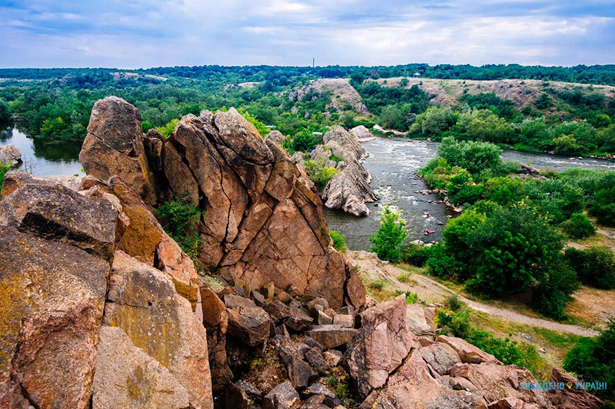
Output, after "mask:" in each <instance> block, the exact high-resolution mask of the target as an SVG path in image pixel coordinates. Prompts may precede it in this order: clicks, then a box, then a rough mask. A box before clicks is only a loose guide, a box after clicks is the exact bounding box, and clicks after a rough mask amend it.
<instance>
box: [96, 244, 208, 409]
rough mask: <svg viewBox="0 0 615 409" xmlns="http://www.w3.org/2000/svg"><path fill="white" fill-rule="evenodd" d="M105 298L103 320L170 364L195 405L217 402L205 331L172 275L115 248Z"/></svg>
mask: <svg viewBox="0 0 615 409" xmlns="http://www.w3.org/2000/svg"><path fill="white" fill-rule="evenodd" d="M107 298H108V302H107V305H106V307H105V315H104V320H103V322H104V323H105V324H106V325H109V326H114V327H119V328H121V329H122V330H123V331H124V332H125V333H126V334H127V335H128V338H129V339H130V340H131V342H132V343H133V344H134V345H135V346H136V347H138V348H141V349H142V350H143V351H144V352H145V353H146V354H147V355H149V356H150V357H152V358H153V359H155V360H156V361H158V362H159V363H160V364H161V365H163V366H164V367H166V368H167V369H168V370H169V371H170V373H171V374H172V375H173V376H174V377H175V378H176V379H177V380H178V381H179V383H181V384H182V385H183V386H184V388H186V390H187V391H188V395H189V400H190V405H191V406H194V407H200V408H211V407H213V401H212V392H211V375H210V370H209V362H208V349H207V334H206V331H205V328H204V327H203V324H202V323H200V322H198V320H197V319H196V316H195V315H194V313H193V312H192V308H191V305H190V303H189V302H188V300H186V299H185V298H183V297H181V296H180V295H179V294H178V293H177V292H176V290H175V286H174V284H173V281H172V279H171V277H169V276H168V275H167V274H165V273H163V272H161V271H159V270H157V269H155V268H152V267H150V266H148V265H147V264H144V263H141V262H139V261H138V260H136V259H135V258H132V257H130V256H128V255H127V254H125V253H123V252H121V251H117V252H116V253H115V256H114V260H113V272H112V274H111V279H110V284H109V291H108V293H107Z"/></svg>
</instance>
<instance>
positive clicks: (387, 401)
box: [361, 350, 486, 409]
mask: <svg viewBox="0 0 615 409" xmlns="http://www.w3.org/2000/svg"><path fill="white" fill-rule="evenodd" d="M369 408H383V409H415V408H433V409H436V408H438V409H479V408H480V409H485V408H486V405H485V402H484V400H483V399H482V397H481V396H480V395H478V394H472V393H468V392H467V391H464V390H454V389H450V388H447V387H446V386H443V385H442V384H441V383H440V382H438V380H437V379H435V378H434V377H433V376H432V375H431V374H430V372H429V369H428V368H427V364H426V363H425V361H424V360H423V358H422V357H421V354H420V352H419V351H418V350H413V351H412V352H411V353H410V356H409V357H408V358H407V359H406V360H405V361H404V363H403V365H401V367H400V368H399V369H398V370H397V372H395V374H393V375H392V376H391V378H390V379H389V381H388V383H387V384H386V386H385V387H384V388H382V389H380V390H376V391H374V392H372V393H371V394H370V395H369V396H368V397H367V399H365V401H364V402H363V403H362V404H361V409H369Z"/></svg>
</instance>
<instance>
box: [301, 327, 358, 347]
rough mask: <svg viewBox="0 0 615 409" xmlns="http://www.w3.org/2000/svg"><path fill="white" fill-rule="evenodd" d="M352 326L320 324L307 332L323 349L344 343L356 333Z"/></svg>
mask: <svg viewBox="0 0 615 409" xmlns="http://www.w3.org/2000/svg"><path fill="white" fill-rule="evenodd" d="M358 332H359V331H357V330H356V329H354V328H342V327H340V326H339V325H320V326H317V327H314V328H313V329H311V330H310V331H308V332H307V335H308V336H309V337H312V338H314V339H315V340H316V342H318V343H319V344H320V345H322V347H323V348H324V349H330V348H336V347H339V346H342V345H346V344H347V343H348V342H350V340H351V339H352V338H353V337H354V336H355V335H356V334H357V333H358Z"/></svg>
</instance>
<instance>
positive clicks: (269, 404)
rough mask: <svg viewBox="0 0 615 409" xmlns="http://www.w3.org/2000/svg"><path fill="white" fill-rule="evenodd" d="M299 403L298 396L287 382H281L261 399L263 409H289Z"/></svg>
mask: <svg viewBox="0 0 615 409" xmlns="http://www.w3.org/2000/svg"><path fill="white" fill-rule="evenodd" d="M298 401H299V394H298V393H297V391H296V390H295V388H293V385H292V384H291V383H290V382H289V381H286V382H283V383H281V384H279V385H278V386H276V387H275V388H273V389H272V390H271V392H269V393H268V394H267V395H266V396H265V398H264V399H263V409H290V408H291V407H292V406H293V404H294V403H295V402H298Z"/></svg>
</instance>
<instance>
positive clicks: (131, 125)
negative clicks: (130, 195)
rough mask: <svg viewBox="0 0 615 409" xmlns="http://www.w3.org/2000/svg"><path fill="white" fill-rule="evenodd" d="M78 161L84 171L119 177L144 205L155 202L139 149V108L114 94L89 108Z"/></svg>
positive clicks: (102, 175)
mask: <svg viewBox="0 0 615 409" xmlns="http://www.w3.org/2000/svg"><path fill="white" fill-rule="evenodd" d="M79 161H80V162H81V164H82V165H83V168H84V169H85V173H86V174H88V175H93V176H95V177H97V178H99V179H102V180H107V179H109V178H110V177H111V176H119V177H121V178H122V180H124V181H125V182H126V183H128V184H129V185H130V186H131V187H132V188H133V190H134V191H135V192H137V194H139V195H140V196H141V198H143V200H144V201H145V202H146V203H148V204H151V205H153V204H155V203H156V191H155V186H154V180H153V174H152V173H151V172H150V169H149V164H148V160H147V158H146V156H145V153H144V148H143V131H142V129H141V115H140V114H139V111H138V110H137V109H136V108H135V107H134V106H132V105H130V104H129V103H127V102H126V101H124V100H123V99H121V98H117V97H114V96H110V97H107V98H105V99H102V100H99V101H97V102H96V103H95V104H94V107H93V108H92V115H91V117H90V124H89V125H88V135H87V136H86V138H85V141H84V142H83V147H82V148H81V153H80V154H79Z"/></svg>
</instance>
